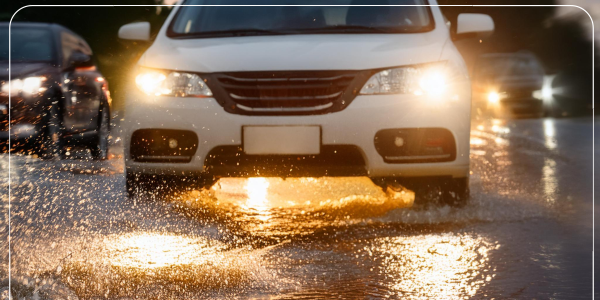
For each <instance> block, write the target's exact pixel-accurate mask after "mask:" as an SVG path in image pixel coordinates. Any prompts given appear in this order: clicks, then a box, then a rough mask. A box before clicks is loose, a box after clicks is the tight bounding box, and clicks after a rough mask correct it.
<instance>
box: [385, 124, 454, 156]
mask: <svg viewBox="0 0 600 300" xmlns="http://www.w3.org/2000/svg"><path fill="white" fill-rule="evenodd" d="M375 148H376V149H377V152H378V153H379V155H381V156H382V157H383V160H384V161H385V162H386V163H394V164H406V163H428V162H447V161H453V160H455V159H456V143H455V141H454V136H453V135H452V133H451V132H450V131H448V130H447V129H443V128H399V129H384V130H380V131H378V132H377V134H376V135H375Z"/></svg>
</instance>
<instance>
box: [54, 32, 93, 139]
mask: <svg viewBox="0 0 600 300" xmlns="http://www.w3.org/2000/svg"><path fill="white" fill-rule="evenodd" d="M60 34H61V36H60V40H61V47H62V49H61V51H62V56H63V66H64V67H63V75H62V76H63V95H64V97H65V106H64V107H65V114H64V124H65V129H66V130H67V131H68V132H69V133H82V134H83V133H86V132H92V131H93V130H95V129H96V127H97V124H98V107H99V105H100V101H101V98H102V97H101V96H102V91H101V89H99V86H100V85H99V84H98V81H99V78H101V75H100V73H99V72H98V70H97V67H96V65H95V63H94V62H93V53H92V50H91V48H90V47H89V46H88V44H87V43H86V42H85V41H84V40H83V39H81V38H79V37H78V36H76V35H74V34H72V33H70V32H67V31H62V32H61V33H60ZM76 53H82V54H85V55H87V56H89V57H90V61H89V63H87V64H83V65H77V66H75V65H74V64H73V63H72V59H71V58H72V57H73V56H74V54H76Z"/></svg>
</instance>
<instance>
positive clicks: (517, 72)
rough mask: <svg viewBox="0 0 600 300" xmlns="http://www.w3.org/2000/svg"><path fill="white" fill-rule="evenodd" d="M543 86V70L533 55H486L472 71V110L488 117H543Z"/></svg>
mask: <svg viewBox="0 0 600 300" xmlns="http://www.w3.org/2000/svg"><path fill="white" fill-rule="evenodd" d="M543 84H544V69H543V67H542V65H541V63H540V62H539V60H538V59H537V58H536V56H535V55H534V54H532V53H530V52H524V51H520V52H515V53H488V54H484V55H481V56H480V57H479V59H478V60H477V62H476V64H475V68H474V72H473V95H474V99H473V101H474V102H473V107H474V108H475V110H476V113H477V114H484V115H489V116H503V115H511V116H535V117H541V116H543V114H544V102H543V97H542V93H541V90H542V87H543ZM477 109H479V110H478V111H477Z"/></svg>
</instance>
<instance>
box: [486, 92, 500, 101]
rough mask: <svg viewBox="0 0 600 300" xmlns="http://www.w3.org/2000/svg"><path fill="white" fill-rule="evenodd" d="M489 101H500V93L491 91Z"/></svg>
mask: <svg viewBox="0 0 600 300" xmlns="http://www.w3.org/2000/svg"><path fill="white" fill-rule="evenodd" d="M488 101H489V102H490V103H498V101H500V94H498V93H496V92H490V93H489V94H488Z"/></svg>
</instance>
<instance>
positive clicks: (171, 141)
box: [169, 139, 177, 149]
mask: <svg viewBox="0 0 600 300" xmlns="http://www.w3.org/2000/svg"><path fill="white" fill-rule="evenodd" d="M169 148H171V149H175V148H177V140H176V139H169Z"/></svg>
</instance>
